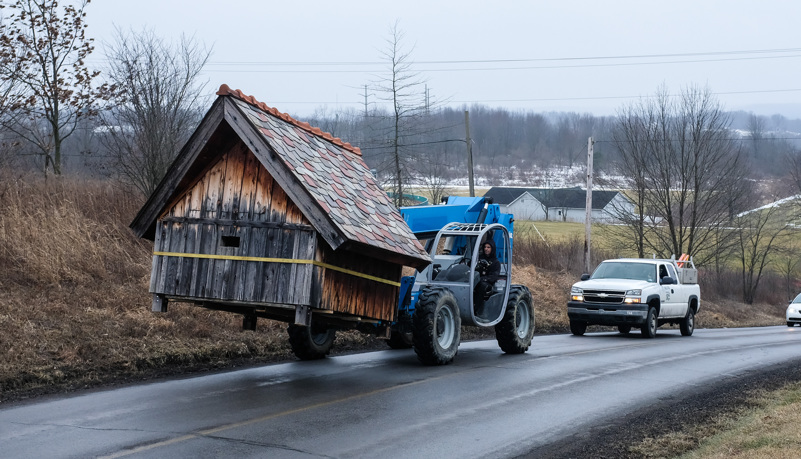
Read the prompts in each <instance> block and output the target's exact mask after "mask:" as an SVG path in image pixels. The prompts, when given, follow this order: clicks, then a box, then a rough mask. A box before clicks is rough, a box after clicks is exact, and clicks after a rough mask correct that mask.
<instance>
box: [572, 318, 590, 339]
mask: <svg viewBox="0 0 801 459" xmlns="http://www.w3.org/2000/svg"><path fill="white" fill-rule="evenodd" d="M586 331H587V322H579V321H577V320H571V321H570V333H572V334H574V335H576V336H584V333H585V332H586Z"/></svg>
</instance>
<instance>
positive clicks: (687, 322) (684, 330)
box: [679, 308, 695, 336]
mask: <svg viewBox="0 0 801 459" xmlns="http://www.w3.org/2000/svg"><path fill="white" fill-rule="evenodd" d="M679 329H680V330H681V336H692V335H693V331H694V330H695V312H694V311H693V308H688V309H687V317H685V318H683V319H682V320H681V322H679Z"/></svg>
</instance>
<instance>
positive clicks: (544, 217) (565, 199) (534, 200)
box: [484, 187, 634, 223]
mask: <svg viewBox="0 0 801 459" xmlns="http://www.w3.org/2000/svg"><path fill="white" fill-rule="evenodd" d="M484 196H485V197H489V198H492V202H494V203H495V204H499V205H500V208H501V212H507V213H511V214H513V215H514V216H515V219H516V220H531V221H562V222H578V223H584V219H585V215H586V211H585V209H586V202H587V201H586V199H587V192H586V190H583V189H581V188H578V187H576V188H516V187H492V188H490V189H489V190H488V191H487V192H486V193H485V194H484ZM633 213H634V203H632V202H631V201H630V200H629V199H628V198H627V197H626V196H625V195H623V193H621V192H619V191H593V193H592V221H593V222H596V223H615V222H619V221H620V217H621V216H622V215H626V216H629V215H632V214H633Z"/></svg>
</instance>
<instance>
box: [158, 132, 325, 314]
mask: <svg viewBox="0 0 801 459" xmlns="http://www.w3.org/2000/svg"><path fill="white" fill-rule="evenodd" d="M168 209H169V210H168V211H167V212H165V214H164V215H162V216H161V218H160V219H159V222H158V225H157V230H156V240H155V247H154V250H155V251H157V252H174V253H187V254H209V255H222V256H247V257H268V258H286V259H293V260H312V259H313V257H314V255H315V249H316V243H317V237H316V232H315V231H314V228H313V227H312V226H311V225H310V224H309V222H308V221H307V220H306V219H305V217H304V216H303V214H302V213H301V212H300V209H299V208H298V207H297V206H295V205H294V204H293V203H292V202H291V201H290V200H289V199H288V198H287V195H286V193H284V191H283V190H282V189H281V188H280V187H279V186H277V185H276V183H275V181H274V180H273V178H272V177H271V176H270V174H269V173H268V172H267V170H266V169H264V168H263V167H262V166H261V164H259V162H258V160H257V159H256V157H255V156H254V155H253V154H252V153H251V152H250V151H249V150H248V148H247V146H246V145H244V144H243V143H241V142H240V143H239V144H237V145H236V146H235V147H234V148H232V149H231V150H230V151H228V152H227V153H225V154H224V155H223V156H222V158H221V159H220V160H219V161H218V162H216V163H214V164H212V165H210V166H209V167H208V168H207V169H206V170H205V171H204V173H202V174H201V175H200V176H199V177H198V179H197V180H196V181H195V182H194V183H193V184H192V185H191V186H190V187H189V189H187V190H186V191H185V192H184V193H182V194H181V195H179V197H178V198H177V199H176V200H175V201H173V203H172V204H171V205H170V206H169V207H168ZM224 237H225V238H224ZM237 238H238V239H237ZM226 242H227V243H226ZM232 242H236V243H238V245H239V246H238V247H233V246H232V245H235V244H232ZM311 282H312V265H310V264H296V263H268V262H258V261H242V260H222V259H206V258H184V257H174V256H154V257H153V271H152V274H151V285H150V290H151V292H153V293H161V294H167V295H174V296H183V297H192V298H201V299H218V300H236V301H244V302H257V303H280V304H309V299H310V292H311Z"/></svg>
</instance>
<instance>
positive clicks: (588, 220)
mask: <svg viewBox="0 0 801 459" xmlns="http://www.w3.org/2000/svg"><path fill="white" fill-rule="evenodd" d="M592 143H593V142H592V137H590V138H589V139H587V201H586V204H585V206H586V210H585V217H584V272H587V273H589V272H590V228H591V226H592Z"/></svg>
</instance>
